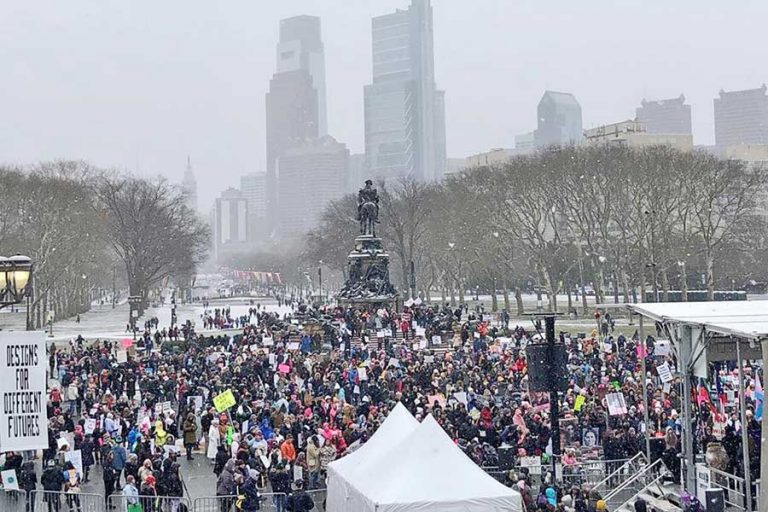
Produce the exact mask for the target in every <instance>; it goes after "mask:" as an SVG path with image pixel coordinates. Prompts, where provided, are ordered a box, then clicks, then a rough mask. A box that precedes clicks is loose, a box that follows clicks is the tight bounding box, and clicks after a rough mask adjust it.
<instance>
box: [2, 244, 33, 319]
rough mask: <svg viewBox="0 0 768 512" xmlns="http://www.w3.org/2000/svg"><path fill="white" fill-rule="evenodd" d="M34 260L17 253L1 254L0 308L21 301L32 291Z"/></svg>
mask: <svg viewBox="0 0 768 512" xmlns="http://www.w3.org/2000/svg"><path fill="white" fill-rule="evenodd" d="M31 276H32V260H31V259H29V258H28V257H27V256H22V255H20V254H17V255H16V256H11V257H10V258H6V257H4V256H0V309H3V308H4V307H7V306H12V305H14V304H19V303H21V302H22V301H23V300H24V298H25V297H26V296H27V295H28V294H29V293H30V291H31V290H29V284H30V278H31Z"/></svg>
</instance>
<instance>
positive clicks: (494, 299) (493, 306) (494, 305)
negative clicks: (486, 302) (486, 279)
mask: <svg viewBox="0 0 768 512" xmlns="http://www.w3.org/2000/svg"><path fill="white" fill-rule="evenodd" d="M498 310H499V299H498V297H497V296H496V278H495V277H494V278H493V293H492V294H491V311H492V312H494V313H496V312H497V311H498Z"/></svg>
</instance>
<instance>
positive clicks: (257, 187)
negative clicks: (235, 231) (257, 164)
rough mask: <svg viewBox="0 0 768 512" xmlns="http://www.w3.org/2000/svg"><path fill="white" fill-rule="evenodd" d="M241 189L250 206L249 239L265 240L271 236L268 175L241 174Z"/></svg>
mask: <svg viewBox="0 0 768 512" xmlns="http://www.w3.org/2000/svg"><path fill="white" fill-rule="evenodd" d="M240 191H241V192H242V194H243V197H244V198H245V201H246V204H247V206H248V241H249V242H260V241H263V240H264V239H265V238H267V237H268V236H269V230H268V226H267V177H266V175H265V174H264V173H255V172H254V173H250V174H246V175H245V176H241V177H240Z"/></svg>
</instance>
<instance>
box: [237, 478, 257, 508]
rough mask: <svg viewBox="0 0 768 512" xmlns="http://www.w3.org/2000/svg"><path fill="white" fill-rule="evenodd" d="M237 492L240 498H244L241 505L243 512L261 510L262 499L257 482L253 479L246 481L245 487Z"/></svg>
mask: <svg viewBox="0 0 768 512" xmlns="http://www.w3.org/2000/svg"><path fill="white" fill-rule="evenodd" d="M236 492H237V494H238V496H243V497H244V499H243V501H242V503H241V504H240V510H242V511H243V512H252V511H254V510H259V508H260V507H261V505H260V504H259V501H260V499H261V497H260V496H259V491H258V489H256V482H255V481H254V480H253V478H249V479H248V480H246V481H245V483H243V485H241V486H239V487H238V488H237V490H236Z"/></svg>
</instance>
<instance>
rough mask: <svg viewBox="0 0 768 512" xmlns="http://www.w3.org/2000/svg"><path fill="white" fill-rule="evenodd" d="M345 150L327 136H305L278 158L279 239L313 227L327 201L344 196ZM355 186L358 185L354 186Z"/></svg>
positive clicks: (346, 161) (301, 234)
mask: <svg viewBox="0 0 768 512" xmlns="http://www.w3.org/2000/svg"><path fill="white" fill-rule="evenodd" d="M348 169H349V150H348V149H347V147H346V145H344V144H341V143H339V142H337V141H336V139H334V138H333V137H331V136H330V135H326V136H324V137H320V138H317V139H307V140H305V141H303V142H302V143H301V144H299V145H295V146H293V147H292V148H290V149H288V150H286V151H285V153H284V154H283V155H281V156H280V158H279V159H278V171H277V172H278V189H277V193H278V200H279V202H280V203H281V204H285V205H288V206H286V207H285V208H281V209H280V212H279V232H280V236H281V237H282V238H287V239H296V238H300V237H301V236H303V235H304V234H305V233H306V232H307V231H309V230H310V229H312V228H313V227H315V226H316V225H317V224H318V222H319V221H320V217H321V215H322V213H323V210H324V209H325V207H326V206H327V205H328V203H329V202H331V201H333V200H336V199H339V198H340V197H342V196H343V195H344V192H345V189H346V187H347V172H348ZM358 188H359V186H358Z"/></svg>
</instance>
